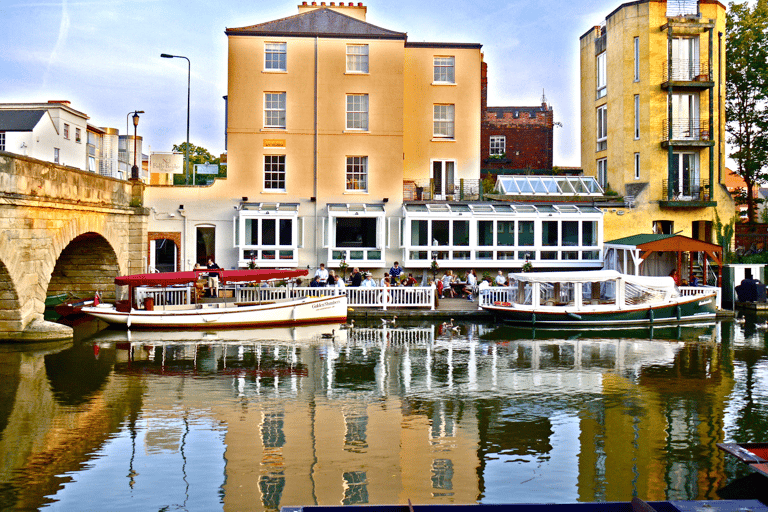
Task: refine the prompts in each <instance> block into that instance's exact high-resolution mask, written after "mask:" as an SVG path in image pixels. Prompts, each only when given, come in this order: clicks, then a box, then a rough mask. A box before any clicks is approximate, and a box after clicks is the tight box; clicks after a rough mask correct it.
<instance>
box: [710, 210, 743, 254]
mask: <svg viewBox="0 0 768 512" xmlns="http://www.w3.org/2000/svg"><path fill="white" fill-rule="evenodd" d="M737 219H738V216H737V215H734V216H733V217H732V218H731V221H730V222H729V223H728V224H723V223H722V222H721V221H720V215H718V214H717V210H715V233H716V234H717V245H719V246H720V247H722V248H723V263H725V262H726V261H729V258H730V252H731V240H733V234H734V226H735V225H736V220H737Z"/></svg>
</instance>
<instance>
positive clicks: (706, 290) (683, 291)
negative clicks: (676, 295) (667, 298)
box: [677, 286, 721, 309]
mask: <svg viewBox="0 0 768 512" xmlns="http://www.w3.org/2000/svg"><path fill="white" fill-rule="evenodd" d="M677 288H678V290H680V295H682V296H684V297H688V296H691V295H708V294H710V293H713V292H714V293H716V294H717V298H716V299H715V305H717V309H720V301H721V298H720V288H719V287H717V286H678V287H677Z"/></svg>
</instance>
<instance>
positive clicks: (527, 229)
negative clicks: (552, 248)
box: [517, 220, 533, 246]
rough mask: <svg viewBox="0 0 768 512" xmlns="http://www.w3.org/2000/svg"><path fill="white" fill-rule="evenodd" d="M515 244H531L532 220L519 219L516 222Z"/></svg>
mask: <svg viewBox="0 0 768 512" xmlns="http://www.w3.org/2000/svg"><path fill="white" fill-rule="evenodd" d="M517 245H523V246H526V245H533V221H532V220H521V221H518V223H517Z"/></svg>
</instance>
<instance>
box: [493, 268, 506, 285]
mask: <svg viewBox="0 0 768 512" xmlns="http://www.w3.org/2000/svg"><path fill="white" fill-rule="evenodd" d="M506 285H507V278H506V277H504V272H502V271H501V270H499V274H498V275H497V276H496V286H506Z"/></svg>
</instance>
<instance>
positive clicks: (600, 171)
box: [597, 158, 608, 190]
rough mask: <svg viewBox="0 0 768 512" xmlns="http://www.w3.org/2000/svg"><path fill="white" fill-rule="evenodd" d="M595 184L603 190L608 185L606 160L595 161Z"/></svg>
mask: <svg viewBox="0 0 768 512" xmlns="http://www.w3.org/2000/svg"><path fill="white" fill-rule="evenodd" d="M597 182H598V183H599V184H600V186H601V187H603V190H605V186H606V185H607V183H608V159H607V158H601V159H600V160H598V161H597Z"/></svg>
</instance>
